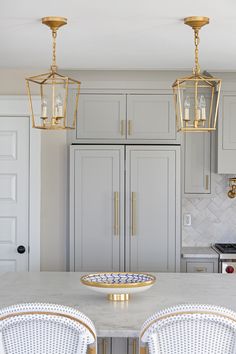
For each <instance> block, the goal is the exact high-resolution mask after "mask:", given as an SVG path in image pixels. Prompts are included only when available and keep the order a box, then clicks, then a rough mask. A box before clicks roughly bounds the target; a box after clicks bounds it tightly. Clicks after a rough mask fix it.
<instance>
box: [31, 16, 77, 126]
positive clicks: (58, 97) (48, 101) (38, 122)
mask: <svg viewBox="0 0 236 354" xmlns="http://www.w3.org/2000/svg"><path fill="white" fill-rule="evenodd" d="M42 23H43V24H44V25H46V26H48V27H49V28H50V29H51V31H52V39H53V45H52V65H51V69H50V72H48V73H45V74H41V75H37V76H31V77H28V78H26V84H27V90H28V96H29V102H30V110H31V116H32V126H33V128H38V129H46V130H61V129H75V126H76V117H77V110H78V99H79V92H80V81H77V80H74V79H71V78H69V77H67V76H63V75H61V74H59V73H58V72H57V64H56V37H57V31H58V29H59V28H60V27H62V26H64V25H66V24H67V19H66V18H65V17H44V18H42ZM32 92H33V93H34V95H35V94H36V95H37V93H38V95H39V97H40V98H41V102H40V103H41V107H40V108H38V107H34V105H35V104H37V103H36V102H35V101H34V100H33V99H32ZM74 93H75V94H74ZM68 102H70V108H71V109H70V111H71V113H70V116H71V120H70V121H69V119H68V109H67V106H68ZM39 112H40V113H39Z"/></svg>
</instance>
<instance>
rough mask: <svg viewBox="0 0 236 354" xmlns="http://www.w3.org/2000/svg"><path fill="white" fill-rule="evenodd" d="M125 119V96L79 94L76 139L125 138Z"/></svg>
mask: <svg viewBox="0 0 236 354" xmlns="http://www.w3.org/2000/svg"><path fill="white" fill-rule="evenodd" d="M125 119H126V96H125V95H118V94H117V95H109V94H81V96H80V98H79V111H78V117H77V128H76V138H77V139H79V138H85V139H122V138H125V137H126V130H125Z"/></svg>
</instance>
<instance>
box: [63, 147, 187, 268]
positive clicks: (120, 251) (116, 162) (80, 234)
mask: <svg viewBox="0 0 236 354" xmlns="http://www.w3.org/2000/svg"><path fill="white" fill-rule="evenodd" d="M179 150H180V147H178V146H126V147H124V146H120V145H109V146H108V145H107V146H106V145H86V146H82V145H74V146H71V157H70V159H71V160H70V270H71V271H85V272H90V271H123V270H125V271H147V272H149V271H153V272H159V271H161V272H174V271H179V269H180V161H179V155H180V151H179Z"/></svg>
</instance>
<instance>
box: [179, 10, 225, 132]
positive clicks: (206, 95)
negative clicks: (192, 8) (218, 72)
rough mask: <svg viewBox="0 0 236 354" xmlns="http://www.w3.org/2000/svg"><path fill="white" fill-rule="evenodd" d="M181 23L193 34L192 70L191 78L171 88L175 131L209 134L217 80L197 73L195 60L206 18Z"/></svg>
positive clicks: (213, 119)
mask: <svg viewBox="0 0 236 354" xmlns="http://www.w3.org/2000/svg"><path fill="white" fill-rule="evenodd" d="M184 23H185V24H186V25H188V26H190V27H192V29H193V31H194V44H195V67H194V69H193V74H192V75H191V76H189V77H183V78H179V79H176V81H175V82H174V84H173V85H172V87H173V91H174V98H175V110H176V123H177V129H178V131H183V132H210V131H213V130H216V122H217V115H218V107H219V98H220V88H221V80H220V79H217V78H214V77H212V76H211V75H204V74H201V70H200V65H199V60H198V52H199V49H198V47H199V42H200V39H199V31H200V29H201V28H202V27H203V26H205V25H207V24H208V23H209V18H208V17H197V16H193V17H187V18H185V19H184Z"/></svg>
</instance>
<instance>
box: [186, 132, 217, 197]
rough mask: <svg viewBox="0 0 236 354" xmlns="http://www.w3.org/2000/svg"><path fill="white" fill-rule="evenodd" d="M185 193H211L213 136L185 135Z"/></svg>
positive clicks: (206, 134)
mask: <svg viewBox="0 0 236 354" xmlns="http://www.w3.org/2000/svg"><path fill="white" fill-rule="evenodd" d="M184 193H185V194H189V193H190V194H191V193H192V194H194V193H201V194H209V193H211V135H210V134H208V133H186V134H184Z"/></svg>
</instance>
